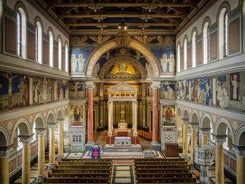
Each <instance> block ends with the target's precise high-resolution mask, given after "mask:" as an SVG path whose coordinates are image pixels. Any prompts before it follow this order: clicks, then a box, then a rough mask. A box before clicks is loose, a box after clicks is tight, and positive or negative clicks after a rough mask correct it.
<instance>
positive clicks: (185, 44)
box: [184, 38, 187, 70]
mask: <svg viewBox="0 0 245 184" xmlns="http://www.w3.org/2000/svg"><path fill="white" fill-rule="evenodd" d="M186 69H187V38H185V40H184V70H186Z"/></svg>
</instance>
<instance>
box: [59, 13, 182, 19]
mask: <svg viewBox="0 0 245 184" xmlns="http://www.w3.org/2000/svg"><path fill="white" fill-rule="evenodd" d="M59 16H60V17H62V18H94V19H98V18H100V19H105V18H122V17H124V18H141V19H151V18H183V17H185V16H186V15H185V14H181V15H173V14H172V15H171V14H143V15H142V14H98V15H91V14H86V15H59Z"/></svg>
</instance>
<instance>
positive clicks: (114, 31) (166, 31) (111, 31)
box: [71, 29, 175, 35]
mask: <svg viewBox="0 0 245 184" xmlns="http://www.w3.org/2000/svg"><path fill="white" fill-rule="evenodd" d="M117 33H118V30H117V29H104V30H103V35H116V34H117ZM127 33H128V34H129V35H143V34H144V35H175V31H174V29H157V30H152V29H151V30H149V31H147V29H146V30H145V31H143V32H142V31H141V30H140V29H128V30H127ZM71 35H101V31H100V30H99V29H97V30H96V29H93V30H91V29H82V30H81V29H71Z"/></svg>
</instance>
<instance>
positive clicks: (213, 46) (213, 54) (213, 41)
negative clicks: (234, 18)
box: [210, 33, 217, 61]
mask: <svg viewBox="0 0 245 184" xmlns="http://www.w3.org/2000/svg"><path fill="white" fill-rule="evenodd" d="M214 59H217V33H213V34H211V35H210V60H211V61H212V60H214Z"/></svg>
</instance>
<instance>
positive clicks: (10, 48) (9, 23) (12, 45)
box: [4, 17, 17, 54]
mask: <svg viewBox="0 0 245 184" xmlns="http://www.w3.org/2000/svg"><path fill="white" fill-rule="evenodd" d="M4 39H5V51H6V52H10V53H12V54H16V44H17V41H16V23H15V22H14V21H13V20H11V19H9V18H7V17H6V18H5V38H4Z"/></svg>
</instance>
